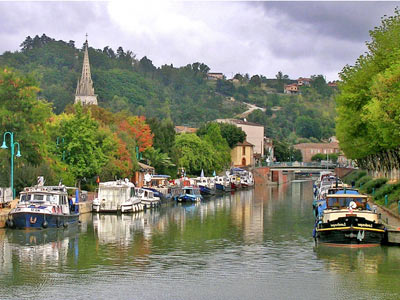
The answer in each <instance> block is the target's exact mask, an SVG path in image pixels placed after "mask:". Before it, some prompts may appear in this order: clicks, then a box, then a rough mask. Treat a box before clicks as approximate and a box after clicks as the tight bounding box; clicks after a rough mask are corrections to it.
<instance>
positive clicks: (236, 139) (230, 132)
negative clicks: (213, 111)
mask: <svg viewBox="0 0 400 300" xmlns="http://www.w3.org/2000/svg"><path fill="white" fill-rule="evenodd" d="M214 124H218V126H219V129H220V133H221V136H222V137H223V138H224V139H225V140H226V141H227V143H228V146H229V147H230V148H231V149H232V148H233V147H235V145H236V144H237V143H243V142H244V141H245V140H246V133H245V132H244V131H243V130H242V129H241V128H240V127H237V126H235V125H233V124H229V123H216V122H209V123H206V124H203V125H202V126H201V127H200V128H199V129H198V130H197V132H196V134H197V135H198V136H200V137H201V136H204V135H206V134H207V132H208V129H209V128H210V127H211V126H214Z"/></svg>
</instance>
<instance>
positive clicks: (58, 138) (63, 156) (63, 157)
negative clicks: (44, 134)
mask: <svg viewBox="0 0 400 300" xmlns="http://www.w3.org/2000/svg"><path fill="white" fill-rule="evenodd" d="M59 140H60V137H59V136H58V137H57V148H58V145H59V144H61V145H64V142H65V140H64V138H63V137H62V138H61V143H60V142H59ZM61 160H65V150H63V152H62V156H61Z"/></svg>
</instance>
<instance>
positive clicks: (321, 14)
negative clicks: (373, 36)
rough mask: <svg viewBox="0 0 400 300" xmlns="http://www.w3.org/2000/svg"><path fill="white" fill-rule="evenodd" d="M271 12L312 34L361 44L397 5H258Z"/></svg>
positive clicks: (280, 3) (365, 3)
mask: <svg viewBox="0 0 400 300" xmlns="http://www.w3.org/2000/svg"><path fill="white" fill-rule="evenodd" d="M255 5H258V6H261V7H262V8H263V9H264V10H265V11H266V12H267V13H272V14H276V15H277V16H282V15H284V16H286V17H287V20H289V21H290V23H293V22H295V23H301V24H306V25H309V27H308V28H309V30H310V32H313V33H316V34H320V35H328V36H332V37H335V38H339V39H345V40H351V41H361V42H364V41H365V40H366V39H368V37H369V36H368V31H369V30H370V29H373V28H374V27H375V26H376V25H379V23H380V18H381V17H382V16H383V15H385V14H386V15H391V14H393V12H394V8H395V7H396V6H398V5H399V3H396V2H384V1H376V2H373V1H354V2H342V1H335V2H264V3H256V4H255Z"/></svg>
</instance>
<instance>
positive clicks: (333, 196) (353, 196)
mask: <svg viewBox="0 0 400 300" xmlns="http://www.w3.org/2000/svg"><path fill="white" fill-rule="evenodd" d="M326 198H360V199H367V198H368V196H367V195H359V194H358V195H357V194H331V195H327V196H326Z"/></svg>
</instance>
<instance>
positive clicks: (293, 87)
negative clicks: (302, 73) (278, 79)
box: [284, 83, 299, 94]
mask: <svg viewBox="0 0 400 300" xmlns="http://www.w3.org/2000/svg"><path fill="white" fill-rule="evenodd" d="M298 92H299V87H298V85H297V83H292V84H286V85H285V86H284V93H285V94H297V93H298Z"/></svg>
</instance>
